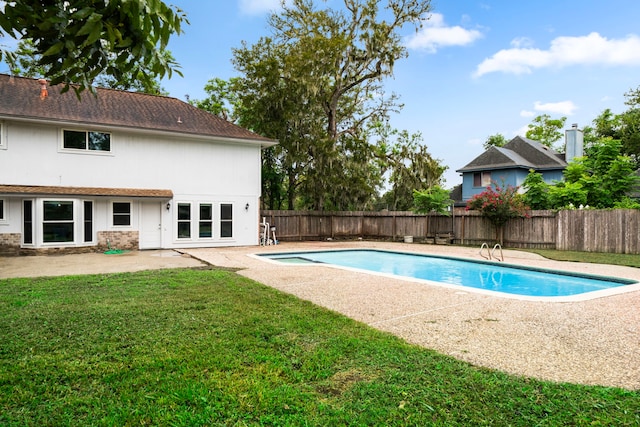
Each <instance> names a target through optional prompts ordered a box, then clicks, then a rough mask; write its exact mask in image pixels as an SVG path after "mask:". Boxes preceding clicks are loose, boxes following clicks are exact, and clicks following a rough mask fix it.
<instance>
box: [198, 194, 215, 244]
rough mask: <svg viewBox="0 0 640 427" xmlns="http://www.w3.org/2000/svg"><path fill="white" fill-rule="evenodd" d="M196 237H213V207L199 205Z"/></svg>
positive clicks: (208, 204)
mask: <svg viewBox="0 0 640 427" xmlns="http://www.w3.org/2000/svg"><path fill="white" fill-rule="evenodd" d="M198 237H201V238H206V237H213V206H212V205H211V204H210V203H203V204H201V205H200V221H199V222H198Z"/></svg>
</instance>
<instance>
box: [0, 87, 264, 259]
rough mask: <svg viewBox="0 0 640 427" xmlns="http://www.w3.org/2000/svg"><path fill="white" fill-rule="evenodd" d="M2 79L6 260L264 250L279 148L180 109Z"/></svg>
mask: <svg viewBox="0 0 640 427" xmlns="http://www.w3.org/2000/svg"><path fill="white" fill-rule="evenodd" d="M96 91H97V95H96V96H94V95H93V94H91V93H90V92H84V93H82V98H81V100H79V99H78V98H77V97H76V95H75V93H74V91H73V90H70V91H68V92H66V93H64V94H61V93H60V91H59V88H58V87H55V88H47V87H46V82H45V81H43V80H40V81H36V80H33V79H26V78H20V77H12V76H8V75H0V252H3V253H11V252H13V253H28V252H34V253H37V252H49V251H51V250H54V251H59V250H65V251H91V250H104V249H106V248H107V247H109V246H110V247H112V248H117V249H155V248H186V247H217V246H244V245H256V244H258V243H259V230H258V227H259V201H260V188H261V182H260V176H261V173H260V168H261V151H262V149H263V148H265V147H269V146H273V145H275V144H276V141H274V140H271V139H268V138H264V137H262V136H259V135H257V134H254V133H252V132H250V131H248V130H246V129H243V128H241V127H238V126H236V125H233V124H231V123H229V122H227V121H226V120H223V119H221V118H219V117H216V116H214V115H212V114H209V113H207V112H205V111H202V110H200V109H197V108H195V107H193V106H191V105H189V104H187V103H185V102H182V101H180V100H178V99H175V98H168V97H161V96H152V95H146V94H140V93H130V92H123V91H116V90H109V89H97V90H96Z"/></svg>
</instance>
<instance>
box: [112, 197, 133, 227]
mask: <svg viewBox="0 0 640 427" xmlns="http://www.w3.org/2000/svg"><path fill="white" fill-rule="evenodd" d="M116 203H122V204H125V203H126V204H128V205H129V224H126V225H125V224H116V222H115V221H114V219H115V216H116V213H115V210H114V205H115V204H116ZM109 210H110V213H111V226H112V227H113V228H117V229H123V228H132V227H133V202H132V201H131V200H111V202H110V203H109ZM118 215H122V216H124V214H120V213H118Z"/></svg>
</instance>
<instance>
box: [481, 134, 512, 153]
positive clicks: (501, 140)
mask: <svg viewBox="0 0 640 427" xmlns="http://www.w3.org/2000/svg"><path fill="white" fill-rule="evenodd" d="M508 142H509V141H507V138H505V137H504V135H503V134H501V133H496V134H495V135H491V136H489V137H487V140H486V141H485V142H484V144H482V146H483V147H484V149H485V150H487V149H489V147H504V146H505V145H506V144H507V143H508Z"/></svg>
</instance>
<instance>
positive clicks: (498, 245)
mask: <svg viewBox="0 0 640 427" xmlns="http://www.w3.org/2000/svg"><path fill="white" fill-rule="evenodd" d="M487 248H488V247H487ZM496 249H500V258H498V257H496V256H495V255H494V253H495V251H496ZM491 257H492V258H495V259H497V260H498V261H502V262H504V254H503V253H502V246H500V243H496V244H495V246H494V247H493V250H492V251H491Z"/></svg>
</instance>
